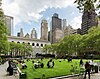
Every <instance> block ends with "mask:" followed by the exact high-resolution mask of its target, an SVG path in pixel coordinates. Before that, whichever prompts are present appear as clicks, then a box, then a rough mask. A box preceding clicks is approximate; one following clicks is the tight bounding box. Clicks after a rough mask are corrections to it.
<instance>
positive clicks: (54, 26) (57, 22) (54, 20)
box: [51, 13, 62, 43]
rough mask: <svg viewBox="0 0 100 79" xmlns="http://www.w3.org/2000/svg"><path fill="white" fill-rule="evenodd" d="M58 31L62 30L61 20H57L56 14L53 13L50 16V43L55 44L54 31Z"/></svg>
mask: <svg viewBox="0 0 100 79" xmlns="http://www.w3.org/2000/svg"><path fill="white" fill-rule="evenodd" d="M56 29H59V30H62V20H61V19H60V18H59V16H58V14H57V13H54V14H53V16H52V26H51V43H55V37H54V35H56V34H54V33H55V30H56Z"/></svg>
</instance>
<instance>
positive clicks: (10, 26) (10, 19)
mask: <svg viewBox="0 0 100 79" xmlns="http://www.w3.org/2000/svg"><path fill="white" fill-rule="evenodd" d="M4 19H5V22H6V25H7V28H8V31H9V34H8V35H9V36H12V35H13V17H11V16H7V15H4Z"/></svg>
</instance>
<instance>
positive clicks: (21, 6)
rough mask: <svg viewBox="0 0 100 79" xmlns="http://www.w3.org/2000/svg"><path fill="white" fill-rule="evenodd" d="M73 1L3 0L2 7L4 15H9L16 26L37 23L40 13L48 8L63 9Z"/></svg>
mask: <svg viewBox="0 0 100 79" xmlns="http://www.w3.org/2000/svg"><path fill="white" fill-rule="evenodd" d="M73 2H74V0H3V1H2V3H3V5H2V7H3V9H4V12H5V14H7V15H11V16H13V17H14V19H15V23H16V24H17V23H18V22H20V21H25V20H34V21H38V20H39V19H40V18H41V17H42V16H43V15H42V14H41V12H43V11H46V9H48V8H63V7H67V6H72V3H73Z"/></svg>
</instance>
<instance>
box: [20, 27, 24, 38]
mask: <svg viewBox="0 0 100 79" xmlns="http://www.w3.org/2000/svg"><path fill="white" fill-rule="evenodd" d="M23 36H24V34H23V28H21V29H20V37H23Z"/></svg>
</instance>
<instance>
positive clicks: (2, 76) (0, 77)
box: [0, 62, 16, 79]
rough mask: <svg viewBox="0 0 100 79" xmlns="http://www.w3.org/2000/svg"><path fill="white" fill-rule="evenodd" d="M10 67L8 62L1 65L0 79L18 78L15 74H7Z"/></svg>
mask: <svg viewBox="0 0 100 79" xmlns="http://www.w3.org/2000/svg"><path fill="white" fill-rule="evenodd" d="M7 67H8V63H7V62H6V63H5V64H3V65H0V79H16V78H15V76H14V75H13V76H9V75H7V72H6V69H7Z"/></svg>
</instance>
